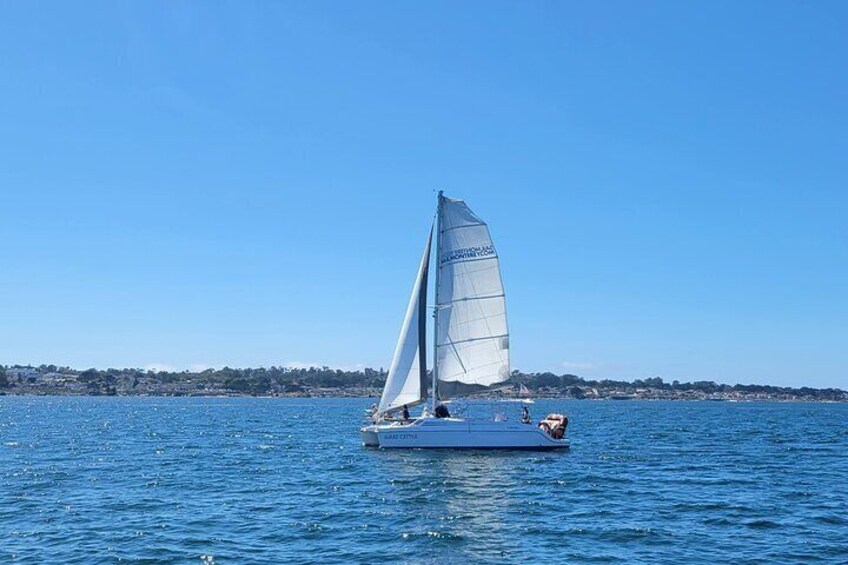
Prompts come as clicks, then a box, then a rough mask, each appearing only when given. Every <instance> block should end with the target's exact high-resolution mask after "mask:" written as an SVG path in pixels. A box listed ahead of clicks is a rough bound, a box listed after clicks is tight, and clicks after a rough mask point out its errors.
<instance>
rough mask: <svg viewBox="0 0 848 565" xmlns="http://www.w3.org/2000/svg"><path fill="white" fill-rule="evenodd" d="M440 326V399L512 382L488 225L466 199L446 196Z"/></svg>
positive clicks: (500, 285) (502, 301)
mask: <svg viewBox="0 0 848 565" xmlns="http://www.w3.org/2000/svg"><path fill="white" fill-rule="evenodd" d="M441 210H442V212H441V219H440V224H439V231H440V237H441V248H440V257H438V259H437V260H438V262H439V266H438V275H437V276H438V282H439V297H438V304H437V307H438V309H439V316H438V327H437V328H436V351H437V353H436V354H437V356H438V364H439V365H438V378H439V387H438V391H439V396H440V397H441V398H443V399H444V398H448V397H451V396H457V395H461V394H465V393H469V392H474V391H475V390H481V389H483V388H487V387H491V386H492V385H495V384H497V383H501V382H503V381H506V380H508V379H509V376H510V375H509V331H508V329H507V321H506V300H505V298H504V289H503V282H502V281H501V271H500V262H499V261H498V254H497V252H496V251H495V247H494V245H493V243H492V238H491V236H490V235H489V228H488V226H487V225H486V223H485V222H484V221H483V220H481V219H480V218H479V217H477V216H476V215H475V214H474V212H472V211H471V210H470V209H469V208H468V206H467V205H466V204H465V202H463V201H462V200H452V199H450V198H443V199H442V203H441Z"/></svg>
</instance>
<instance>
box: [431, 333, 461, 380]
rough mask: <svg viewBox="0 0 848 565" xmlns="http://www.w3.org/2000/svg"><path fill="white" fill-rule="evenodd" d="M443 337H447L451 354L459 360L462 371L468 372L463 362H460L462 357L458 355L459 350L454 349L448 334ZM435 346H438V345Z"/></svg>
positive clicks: (454, 346)
mask: <svg viewBox="0 0 848 565" xmlns="http://www.w3.org/2000/svg"><path fill="white" fill-rule="evenodd" d="M445 337H446V338H448V341H449V342H450V345H451V348H452V350H453V354H454V355H456V360H457V361H459V366H460V367H462V372H463V373H465V374H468V369H466V368H465V364H464V363H463V362H462V358H461V357H460V356H459V351H457V350H456V345H454V343H453V340H452V339H451V337H450V335H446V336H445ZM460 343H462V342H460ZM436 347H438V345H437V346H436Z"/></svg>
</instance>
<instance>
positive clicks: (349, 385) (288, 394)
mask: <svg viewBox="0 0 848 565" xmlns="http://www.w3.org/2000/svg"><path fill="white" fill-rule="evenodd" d="M386 377H387V374H386V372H385V371H384V370H383V369H382V368H380V369H376V370H375V369H370V368H366V369H363V370H361V371H343V370H339V369H331V368H329V367H309V368H290V367H268V368H266V367H259V368H255V369H254V368H246V369H233V368H230V367H224V368H221V369H206V370H204V371H194V372H191V371H182V372H176V371H155V370H145V369H135V368H125V369H105V370H99V369H86V370H78V369H72V368H70V367H57V366H56V365H39V366H38V367H34V366H31V365H26V366H23V365H13V366H4V365H0V395H9V396H126V397H130V396H138V397H163V398H165V397H182V396H188V397H207V398H215V397H265V398H379V397H380V395H381V394H382V390H383V386H384V385H385V382H386ZM519 388H522V389H526V391H529V396H531V397H533V398H538V399H555V400H582V399H586V400H613V401H626V400H675V401H681V400H690V401H695V400H696V401H714V402H750V401H773V402H848V392H846V391H844V390H840V389H836V388H826V389H817V388H811V387H800V388H793V387H779V386H773V385H755V384H748V385H743V384H736V385H727V384H718V383H715V382H713V381H695V382H682V383H681V382H679V381H677V380H674V381H672V382H667V381H664V380H663V379H662V378H660V377H653V378H648V379H636V380H634V381H632V382H627V381H617V380H611V379H603V380H591V379H584V378H582V377H579V376H577V375H571V374H565V375H555V374H553V373H522V372H521V371H518V370H515V371H513V372H512V373H511V374H510V377H509V380H507V381H505V382H504V383H502V385H501V386H500V387H499V388H498V389H495V390H490V391H487V392H485V393H482V394H479V395H476V397H478V398H488V399H492V398H517V397H518V391H519Z"/></svg>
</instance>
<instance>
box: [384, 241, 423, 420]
mask: <svg viewBox="0 0 848 565" xmlns="http://www.w3.org/2000/svg"><path fill="white" fill-rule="evenodd" d="M432 237H433V230H432V229H431V230H430V235H428V236H427V246H426V247H425V248H424V256H423V257H422V258H421V265H420V266H419V267H418V275H417V276H416V277H415V285H414V286H413V287H412V296H411V297H410V299H409V306H407V308H406V317H405V318H404V319H403V327H402V328H401V330H400V337H399V338H398V342H397V346H396V347H395V354H394V357H392V364H391V366H390V367H389V375H388V377H387V378H386V385H385V386H384V387H383V395H382V396H381V397H380V405H379V407H378V409H377V411H378V413H379V414H383V413H385V412H388V411H390V410H395V409H398V408H400V407H401V406H404V405H407V406H414V405H416V404H420V403H421V402H423V401H424V400H425V399H426V398H427V353H426V352H427V348H426V346H425V342H426V335H427V325H426V324H427V271H428V268H429V264H430V241H431V239H432Z"/></svg>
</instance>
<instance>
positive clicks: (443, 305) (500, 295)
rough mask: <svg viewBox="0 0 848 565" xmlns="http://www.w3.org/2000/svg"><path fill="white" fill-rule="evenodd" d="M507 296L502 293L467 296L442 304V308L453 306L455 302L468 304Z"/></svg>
mask: <svg viewBox="0 0 848 565" xmlns="http://www.w3.org/2000/svg"><path fill="white" fill-rule="evenodd" d="M504 296H505V294H504V293H503V292H502V293H500V294H489V295H487V296H466V297H465V298H455V299H454V300H449V301H447V302H445V303H444V304H442V308H444V307H445V306H447V305H449V304H453V303H454V302H467V301H469V300H487V299H489V298H503V297H504Z"/></svg>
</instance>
